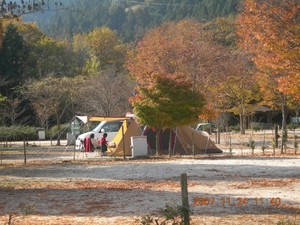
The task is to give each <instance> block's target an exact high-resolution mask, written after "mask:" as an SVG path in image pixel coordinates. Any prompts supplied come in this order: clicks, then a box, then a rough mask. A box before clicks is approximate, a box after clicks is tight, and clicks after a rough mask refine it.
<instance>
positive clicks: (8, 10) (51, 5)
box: [0, 0, 63, 48]
mask: <svg viewBox="0 0 300 225" xmlns="http://www.w3.org/2000/svg"><path fill="white" fill-rule="evenodd" d="M59 9H63V4H62V2H61V1H57V0H50V1H49V0H48V1H44V0H35V1H32V2H31V1H5V0H0V48H1V44H2V42H3V29H2V24H3V21H4V20H6V21H7V20H14V19H17V20H19V19H20V17H21V16H23V15H26V14H30V13H35V12H43V11H47V10H59Z"/></svg>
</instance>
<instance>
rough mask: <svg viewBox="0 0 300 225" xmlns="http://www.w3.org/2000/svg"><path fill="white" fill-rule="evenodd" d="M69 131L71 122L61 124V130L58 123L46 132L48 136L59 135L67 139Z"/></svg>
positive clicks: (55, 137)
mask: <svg viewBox="0 0 300 225" xmlns="http://www.w3.org/2000/svg"><path fill="white" fill-rule="evenodd" d="M67 133H71V124H68V123H67V124H61V125H60V130H58V127H57V125H55V126H53V127H51V128H50V129H49V130H48V132H47V133H46V136H47V138H49V139H50V138H54V139H57V137H58V136H59V137H60V138H61V139H65V138H66V136H67Z"/></svg>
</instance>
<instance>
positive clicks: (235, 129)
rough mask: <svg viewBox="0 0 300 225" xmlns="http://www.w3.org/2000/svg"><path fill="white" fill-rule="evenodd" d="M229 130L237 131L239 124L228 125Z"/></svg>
mask: <svg viewBox="0 0 300 225" xmlns="http://www.w3.org/2000/svg"><path fill="white" fill-rule="evenodd" d="M229 130H230V131H235V132H239V131H240V124H237V125H234V126H230V127H229Z"/></svg>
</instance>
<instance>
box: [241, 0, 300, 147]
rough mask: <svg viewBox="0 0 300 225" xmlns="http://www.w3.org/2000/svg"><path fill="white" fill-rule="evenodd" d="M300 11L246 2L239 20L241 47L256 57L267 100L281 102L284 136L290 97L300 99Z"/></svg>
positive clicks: (290, 4)
mask: <svg viewBox="0 0 300 225" xmlns="http://www.w3.org/2000/svg"><path fill="white" fill-rule="evenodd" d="M299 9H300V5H299V1H298V0H280V1H277V0H271V1H263V0H245V1H244V4H243V6H242V10H241V13H240V15H239V16H238V18H237V24H238V26H237V33H238V35H239V37H240V45H241V46H242V47H243V48H244V49H246V50H248V51H249V52H251V53H252V54H253V61H254V62H255V64H256V66H257V68H258V69H259V79H258V82H259V83H260V86H261V89H262V92H263V93H264V96H265V98H266V99H267V100H272V104H275V103H276V102H278V101H279V100H280V103H281V109H282V117H283V119H282V132H284V130H285V129H286V117H287V99H288V95H290V94H291V95H293V96H295V97H296V98H298V99H300V84H299V82H298V81H299V78H300V35H299V29H300V24H299ZM270 89H273V90H271V91H270ZM274 94H275V95H274ZM282 135H283V133H282ZM283 144H284V143H282V145H281V151H282V152H283Z"/></svg>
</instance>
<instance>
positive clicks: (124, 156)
mask: <svg viewBox="0 0 300 225" xmlns="http://www.w3.org/2000/svg"><path fill="white" fill-rule="evenodd" d="M123 124H124V123H123ZM122 143H123V145H122V146H123V159H126V155H125V141H124V126H123V125H122Z"/></svg>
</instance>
